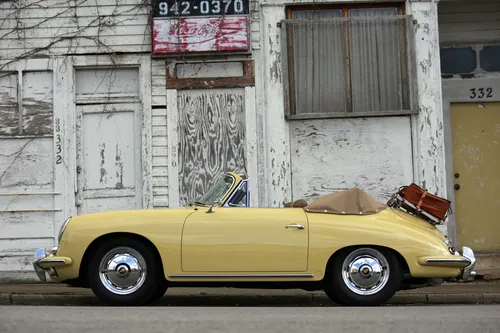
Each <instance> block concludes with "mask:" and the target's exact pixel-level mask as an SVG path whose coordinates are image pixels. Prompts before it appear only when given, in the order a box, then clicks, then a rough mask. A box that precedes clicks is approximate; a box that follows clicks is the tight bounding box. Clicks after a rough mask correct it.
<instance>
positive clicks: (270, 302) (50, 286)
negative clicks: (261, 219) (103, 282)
mask: <svg viewBox="0 0 500 333" xmlns="http://www.w3.org/2000/svg"><path fill="white" fill-rule="evenodd" d="M99 304H100V302H99V300H98V299H97V298H96V297H95V296H94V294H93V293H92V291H91V290H89V289H82V288H70V287H66V286H65V285H61V284H55V283H47V284H41V283H39V284H1V285H0V305H82V306H84V305H99ZM388 304H390V305H398V304H399V305H405V304H407V305H410V304H415V305H416V304H500V281H490V282H486V281H481V282H470V283H449V284H443V285H440V286H437V287H426V288H420V289H414V290H405V291H400V292H398V293H397V294H396V295H395V296H394V297H393V298H392V299H391V300H390V301H389V302H388ZM157 305H163V306H165V305H171V306H235V305H247V306H252V305H253V306H258V305H262V306H278V305H279V306H297V305H303V306H321V305H334V303H332V302H331V301H330V299H329V298H328V297H327V296H326V295H325V293H324V292H322V291H315V292H308V291H303V290H299V289H291V290H267V289H264V290H262V289H233V288H171V289H169V290H167V292H166V294H165V296H164V297H163V299H161V300H160V301H159V302H158V303H157Z"/></svg>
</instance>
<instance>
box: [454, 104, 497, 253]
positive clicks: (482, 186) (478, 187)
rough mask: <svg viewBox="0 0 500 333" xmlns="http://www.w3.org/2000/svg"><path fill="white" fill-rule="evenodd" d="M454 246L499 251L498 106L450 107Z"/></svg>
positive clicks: (463, 105) (459, 105)
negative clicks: (455, 228) (455, 235)
mask: <svg viewBox="0 0 500 333" xmlns="http://www.w3.org/2000/svg"><path fill="white" fill-rule="evenodd" d="M451 123H452V138H453V139H452V140H453V142H452V144H453V168H454V181H455V205H456V212H455V215H456V216H455V217H456V221H457V240H456V242H457V245H458V246H459V247H462V246H470V247H472V248H473V249H474V250H475V251H498V250H500V237H499V235H500V223H499V219H500V199H499V195H500V103H460V104H452V105H451Z"/></svg>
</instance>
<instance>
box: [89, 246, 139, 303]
mask: <svg viewBox="0 0 500 333" xmlns="http://www.w3.org/2000/svg"><path fill="white" fill-rule="evenodd" d="M146 274H147V271H146V261H145V260H144V258H143V257H142V256H141V255H140V253H139V252H137V251H135V250H134V249H131V248H129V247H118V248H114V249H112V250H111V251H109V252H108V253H106V255H105V256H104V257H103V258H102V260H101V263H100V265H99V277H100V279H101V282H102V284H103V285H104V287H105V288H106V289H107V290H109V291H111V292H112V293H114V294H117V295H129V294H132V293H133V292H135V291H137V290H138V289H139V288H140V287H141V286H142V285H143V284H144V281H145V280H146Z"/></svg>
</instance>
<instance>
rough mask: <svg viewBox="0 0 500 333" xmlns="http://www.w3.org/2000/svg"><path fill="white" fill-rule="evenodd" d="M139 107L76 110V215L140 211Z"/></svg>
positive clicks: (134, 105)
mask: <svg viewBox="0 0 500 333" xmlns="http://www.w3.org/2000/svg"><path fill="white" fill-rule="evenodd" d="M138 111H139V104H135V103H124V104H106V105H103V104H95V105H82V106H77V113H78V117H77V119H78V120H77V135H78V136H79V140H78V145H77V160H78V161H77V164H78V167H79V169H78V171H77V172H78V195H77V206H78V208H79V214H81V213H90V212H98V211H103V210H118V209H134V208H140V206H141V205H140V203H141V198H142V195H141V190H140V182H141V181H140V178H141V177H138V176H137V175H141V174H142V173H141V169H140V161H141V155H140V128H138V123H139V125H140V122H139V121H138V113H139V112H138Z"/></svg>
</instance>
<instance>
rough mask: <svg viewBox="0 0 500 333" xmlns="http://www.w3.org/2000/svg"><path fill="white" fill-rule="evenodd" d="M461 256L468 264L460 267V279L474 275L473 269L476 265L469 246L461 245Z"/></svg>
mask: <svg viewBox="0 0 500 333" xmlns="http://www.w3.org/2000/svg"><path fill="white" fill-rule="evenodd" d="M462 256H463V257H465V258H467V259H468V260H469V262H470V263H469V265H467V266H466V267H465V268H463V269H462V274H461V275H460V277H459V278H460V279H463V280H465V279H467V278H468V277H474V276H476V272H475V271H474V266H475V265H476V257H475V256H474V251H472V249H471V248H470V247H467V246H464V247H462Z"/></svg>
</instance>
